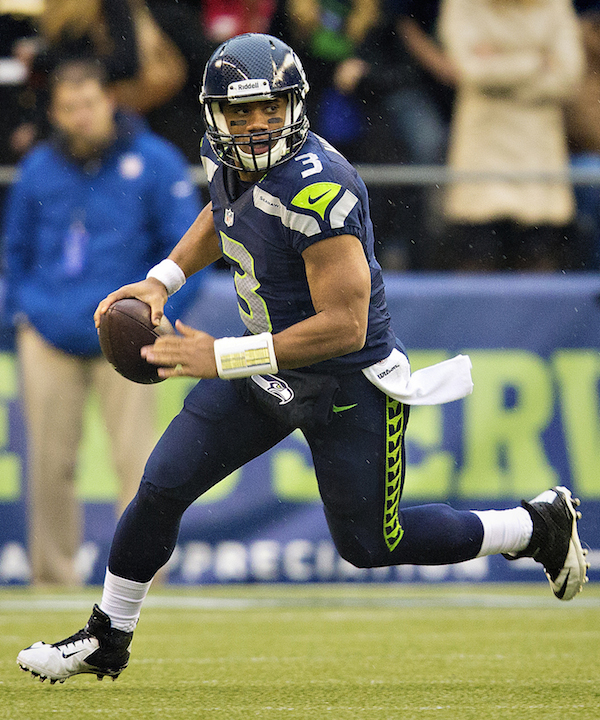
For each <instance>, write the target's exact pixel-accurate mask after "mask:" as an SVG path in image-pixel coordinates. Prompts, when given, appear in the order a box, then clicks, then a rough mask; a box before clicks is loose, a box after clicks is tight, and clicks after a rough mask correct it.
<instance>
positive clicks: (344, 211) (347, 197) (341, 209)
mask: <svg viewBox="0 0 600 720" xmlns="http://www.w3.org/2000/svg"><path fill="white" fill-rule="evenodd" d="M357 202H358V198H357V197H356V195H354V194H353V193H351V192H350V190H346V192H345V193H344V194H343V195H342V197H341V198H340V199H339V200H338V201H337V202H336V204H335V205H334V206H333V207H332V208H331V213H330V214H329V222H330V223H331V227H332V228H341V227H344V223H345V222H346V218H347V217H348V215H349V214H350V211H351V210H352V208H353V207H354V206H355V205H356V203H357Z"/></svg>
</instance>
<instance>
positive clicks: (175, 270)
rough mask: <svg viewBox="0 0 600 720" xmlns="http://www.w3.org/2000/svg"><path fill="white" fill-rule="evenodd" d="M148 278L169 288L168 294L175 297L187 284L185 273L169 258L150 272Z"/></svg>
mask: <svg viewBox="0 0 600 720" xmlns="http://www.w3.org/2000/svg"><path fill="white" fill-rule="evenodd" d="M146 277H147V278H155V279H156V280H160V282H161V283H162V284H163V285H164V286H165V287H166V288H167V294H168V295H173V293H176V292H177V291H178V290H179V288H180V287H181V286H182V285H184V284H185V273H184V272H183V270H182V269H181V268H180V267H179V265H178V264H177V263H176V262H175V261H174V260H170V259H169V258H167V259H166V260H161V262H159V263H158V265H155V266H154V267H153V268H150V270H148V274H147V275H146Z"/></svg>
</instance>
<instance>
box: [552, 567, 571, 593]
mask: <svg viewBox="0 0 600 720" xmlns="http://www.w3.org/2000/svg"><path fill="white" fill-rule="evenodd" d="M570 575H571V571H570V570H569V572H568V573H567V577H566V578H565V581H564V583H563V584H562V586H561V588H560V590H559V591H558V592H555V593H554V594H555V595H556V597H557V598H558V599H559V600H562V599H563V597H564V596H565V592H566V591H567V583H568V582H569V576H570Z"/></svg>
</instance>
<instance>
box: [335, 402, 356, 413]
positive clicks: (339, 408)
mask: <svg viewBox="0 0 600 720" xmlns="http://www.w3.org/2000/svg"><path fill="white" fill-rule="evenodd" d="M357 405H358V403H354V405H334V406H333V412H334V413H341V412H344V410H352V408H354V407H356V406H357Z"/></svg>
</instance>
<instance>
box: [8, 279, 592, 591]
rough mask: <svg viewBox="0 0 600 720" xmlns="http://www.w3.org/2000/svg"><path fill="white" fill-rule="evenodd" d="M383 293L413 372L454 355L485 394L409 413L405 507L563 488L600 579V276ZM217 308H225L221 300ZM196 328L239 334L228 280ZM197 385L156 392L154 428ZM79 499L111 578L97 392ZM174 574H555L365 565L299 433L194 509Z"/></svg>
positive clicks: (11, 566)
mask: <svg viewBox="0 0 600 720" xmlns="http://www.w3.org/2000/svg"><path fill="white" fill-rule="evenodd" d="M386 280H387V288H388V302H389V305H390V311H391V315H392V320H393V326H394V329H395V330H396V332H397V334H398V335H399V336H400V338H401V339H402V340H403V342H404V343H405V344H406V346H407V348H408V349H409V353H410V356H411V361H412V364H413V368H415V369H416V368H418V367H421V366H424V365H427V364H430V363H432V362H437V361H440V360H443V359H445V358H447V357H450V356H452V355H454V354H457V353H459V352H462V353H468V354H469V355H470V356H471V359H472V361H473V377H474V382H475V391H474V393H473V395H472V396H470V397H469V398H467V399H465V400H463V401H459V402H456V403H451V404H449V405H445V406H434V407H418V408H413V411H412V412H411V422H410V425H409V433H408V446H407V456H408V464H409V468H408V475H407V482H406V486H405V493H404V498H403V503H404V504H405V505H406V504H410V503H416V502H420V501H433V502H447V501H448V502H451V503H452V504H454V505H455V506H457V507H460V508H465V509H466V508H472V509H475V508H484V507H496V508H502V507H510V506H513V505H514V504H515V503H516V502H518V501H519V500H520V499H521V498H529V497H531V496H533V495H535V494H537V492H539V491H540V490H543V489H545V488H546V487H549V486H551V485H554V484H557V483H564V484H566V485H568V486H569V487H571V488H572V490H573V491H574V493H575V494H577V495H578V496H579V497H580V498H581V499H582V503H583V507H582V509H583V512H584V517H583V521H582V523H581V528H580V531H581V536H582V538H583V540H584V542H585V543H587V544H588V545H589V546H590V547H591V551H590V559H591V562H592V568H591V570H590V579H591V580H597V579H600V577H599V575H600V571H599V570H598V569H597V567H598V562H597V558H599V559H600V546H599V543H598V540H597V538H598V530H599V525H600V472H599V471H600V414H599V392H600V382H599V381H600V354H599V350H600V304H599V302H600V276H599V275H598V274H597V273H571V274H568V275H561V274H556V275H518V274H514V275H512V274H511V275H506V274H505V275H485V276H478V275H468V276H467V275H451V274H439V275H436V274H425V273H398V274H396V273H387V277H386ZM217 308H218V312H216V309H217ZM187 320H188V322H190V323H191V324H192V325H195V326H197V327H201V328H203V329H205V330H207V331H208V332H210V333H212V334H214V335H216V336H222V335H231V334H240V333H241V329H242V326H241V321H240V319H239V316H238V314H237V309H236V305H235V297H234V292H233V287H232V283H231V279H230V278H229V277H228V276H227V275H225V274H224V273H215V275H214V276H213V277H212V279H211V280H210V281H209V283H208V287H207V290H206V292H205V293H204V294H203V296H202V297H201V298H200V299H199V300H198V302H197V304H196V306H195V307H194V308H193V310H192V312H191V314H190V317H188V318H187ZM1 335H2V337H3V338H4V340H5V342H4V345H3V346H2V348H1V352H0V585H9V584H26V583H27V582H28V578H29V568H28V563H27V555H26V547H25V535H26V533H25V519H26V515H25V513H26V504H25V500H26V493H27V488H26V483H25V480H24V477H25V475H24V470H25V467H24V457H25V453H24V451H25V445H26V434H25V431H24V426H23V418H22V415H21V408H20V404H19V390H18V377H17V369H16V363H15V358H14V355H13V353H12V349H11V347H10V343H9V339H8V336H7V334H6V333H2V334H1ZM189 387H190V381H189V380H185V379H182V380H177V379H176V380H170V381H168V382H165V383H162V384H161V385H160V386H159V392H160V427H159V428H157V433H158V432H159V431H160V430H161V429H162V428H163V427H164V426H165V425H166V424H167V423H168V421H169V419H170V418H171V417H172V416H173V415H174V414H175V413H176V412H177V411H178V408H179V407H180V405H181V401H182V399H183V397H184V396H185V393H186V391H187V389H188V388H189ZM85 438H86V439H85V446H84V450H83V452H82V455H81V458H80V467H79V479H78V484H79V493H80V496H81V498H82V499H83V500H84V502H85V540H84V544H83V546H82V548H81V552H80V558H79V560H80V567H81V569H82V572H83V575H84V577H85V579H86V582H87V583H90V584H96V583H100V582H101V581H102V579H103V573H104V567H105V562H106V556H107V553H108V548H109V544H110V539H111V537H112V533H113V530H114V526H115V522H116V518H115V516H114V511H113V500H114V498H115V497H116V481H115V479H114V475H113V471H112V468H111V467H110V463H109V462H108V461H107V458H108V457H109V453H108V446H107V440H106V437H105V435H104V429H103V427H102V423H101V420H100V417H99V413H98V412H97V406H96V403H95V401H94V400H92V401H91V402H90V405H89V407H88V409H87V419H86V430H85ZM169 567H170V573H169V579H170V581H171V582H173V583H182V584H190V585H194V584H198V583H201V584H205V583H240V582H292V583H300V582H353V583H355V582H374V581H376V582H386V581H389V582H395V581H403V582H413V581H418V582H430V583H435V582H443V581H465V582H490V581H493V582H494V581H511V580H514V581H530V580H531V581H536V580H539V581H540V582H545V580H544V578H543V574H542V573H541V572H540V569H539V566H536V565H535V563H533V561H531V560H521V561H518V562H514V563H507V562H506V561H505V560H504V559H503V558H501V557H492V558H482V559H479V560H475V561H471V562H469V563H464V564H461V565H456V566H450V567H441V568H424V567H399V568H382V569H375V570H358V569H356V568H353V567H351V566H350V565H348V564H347V563H346V562H344V561H343V560H341V559H340V558H339V557H338V556H337V553H336V552H335V550H334V548H333V545H332V543H331V541H330V539H329V535H328V531H327V527H326V523H325V520H324V516H323V512H322V509H321V504H320V502H319V498H318V493H317V487H316V481H315V478H314V474H313V471H312V467H311V462H310V456H309V453H308V449H307V447H306V445H305V443H304V441H303V439H302V437H301V435H300V434H299V433H295V434H293V435H292V436H290V437H289V438H288V439H286V440H285V441H284V442H282V443H281V444H280V445H278V446H277V447H276V448H274V449H273V450H272V451H271V452H270V453H268V454H266V455H264V456H262V457H260V458H258V459H256V460H255V461H254V462H252V463H251V464H250V465H248V466H246V467H245V468H243V469H241V470H240V471H238V472H237V473H235V474H234V475H232V476H230V478H228V479H226V480H225V481H224V482H223V483H221V484H220V485H219V486H217V487H216V488H214V489H213V490H212V491H211V492H210V493H208V494H207V495H206V496H204V497H203V498H202V499H201V500H200V501H198V502H197V503H196V504H195V505H194V506H193V507H192V508H190V509H189V510H188V512H187V513H186V515H185V516H184V521H183V524H182V529H181V535H180V539H179V544H178V547H177V550H176V553H175V556H174V557H173V559H172V561H171V563H170V566H169Z"/></svg>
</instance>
